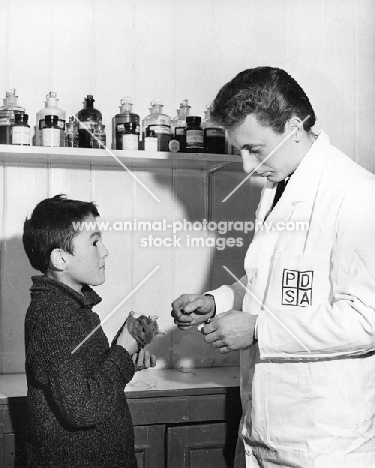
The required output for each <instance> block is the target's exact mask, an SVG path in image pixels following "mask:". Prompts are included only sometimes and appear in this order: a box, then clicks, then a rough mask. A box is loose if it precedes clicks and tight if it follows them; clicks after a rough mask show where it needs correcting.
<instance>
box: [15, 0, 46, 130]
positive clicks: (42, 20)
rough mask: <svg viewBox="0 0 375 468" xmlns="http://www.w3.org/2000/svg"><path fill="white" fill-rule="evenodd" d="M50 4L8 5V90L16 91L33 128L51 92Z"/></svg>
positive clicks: (41, 0)
mask: <svg viewBox="0 0 375 468" xmlns="http://www.w3.org/2000/svg"><path fill="white" fill-rule="evenodd" d="M50 5H51V2H48V1H47V0H38V1H37V2H36V1H34V2H12V1H10V2H9V37H8V51H9V86H8V87H9V88H15V89H16V94H17V95H18V96H19V99H18V102H19V105H20V106H22V107H24V108H25V109H26V113H27V114H29V117H30V126H31V127H32V126H33V125H35V113H36V112H37V111H38V110H39V108H40V107H42V105H43V102H42V101H43V99H44V96H45V95H46V94H47V91H46V89H48V77H49V32H50V27H49V24H48V23H49V11H50ZM36 109H37V110H36Z"/></svg>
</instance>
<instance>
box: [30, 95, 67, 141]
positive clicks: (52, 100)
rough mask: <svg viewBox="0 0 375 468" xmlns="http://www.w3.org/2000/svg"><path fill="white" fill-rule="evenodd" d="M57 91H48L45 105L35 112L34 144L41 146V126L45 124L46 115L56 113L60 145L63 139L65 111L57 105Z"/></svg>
mask: <svg viewBox="0 0 375 468" xmlns="http://www.w3.org/2000/svg"><path fill="white" fill-rule="evenodd" d="M57 103H58V99H57V93H55V92H54V91H50V92H49V93H48V94H47V96H46V102H45V107H44V108H43V109H41V110H40V111H39V112H38V113H37V114H36V123H35V144H36V146H42V128H43V126H44V124H45V118H46V115H57V125H58V126H59V127H60V146H64V141H65V111H64V110H62V109H60V108H59V107H57Z"/></svg>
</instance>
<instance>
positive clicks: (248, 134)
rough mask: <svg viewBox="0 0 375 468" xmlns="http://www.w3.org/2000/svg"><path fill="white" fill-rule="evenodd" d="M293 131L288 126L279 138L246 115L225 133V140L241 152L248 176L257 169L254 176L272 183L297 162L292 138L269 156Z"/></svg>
mask: <svg viewBox="0 0 375 468" xmlns="http://www.w3.org/2000/svg"><path fill="white" fill-rule="evenodd" d="M292 130H293V128H291V127H290V123H289V122H288V123H287V125H286V130H285V131H284V133H282V134H280V135H279V134H277V133H276V132H275V131H274V130H273V128H272V127H269V126H263V125H261V124H260V123H259V122H258V120H257V118H256V117H255V115H254V114H249V115H247V116H246V119H245V121H244V122H243V123H242V124H241V125H239V126H237V127H235V128H234V129H232V130H229V131H228V136H229V140H230V141H231V143H232V144H233V145H234V146H235V147H236V148H239V149H240V150H241V155H242V161H243V169H244V171H245V172H246V173H247V174H250V173H251V172H253V171H254V170H255V169H256V168H257V169H256V170H255V172H254V173H255V174H259V175H260V176H262V177H267V179H268V180H269V181H271V182H280V181H281V180H283V179H285V177H287V176H288V175H289V174H291V173H292V172H293V171H294V170H295V169H296V167H297V166H298V164H299V162H300V160H299V156H298V153H297V152H296V142H295V141H294V139H293V136H291V137H290V138H288V139H287V140H286V141H285V142H284V143H282V144H281V146H280V147H279V148H278V149H277V150H276V151H275V152H274V153H273V154H272V155H271V156H269V155H270V153H271V152H272V151H274V150H275V148H276V147H277V146H278V145H280V143H281V142H282V141H283V140H284V139H285V138H286V137H287V136H288V135H289V134H290V132H291V131H292ZM268 156H269V157H268Z"/></svg>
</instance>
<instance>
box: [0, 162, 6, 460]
mask: <svg viewBox="0 0 375 468" xmlns="http://www.w3.org/2000/svg"><path fill="white" fill-rule="evenodd" d="M4 178H5V169H4V164H0V373H1V374H2V373H3V372H4V370H3V334H4V333H5V330H4V305H3V301H2V297H3V284H4V280H5V266H6V265H5V258H4V251H5V245H4V244H5V209H4V205H5V203H4V202H5V200H4V194H5V180H4ZM0 442H1V441H0ZM0 455H1V453H0ZM0 460H1V458H0Z"/></svg>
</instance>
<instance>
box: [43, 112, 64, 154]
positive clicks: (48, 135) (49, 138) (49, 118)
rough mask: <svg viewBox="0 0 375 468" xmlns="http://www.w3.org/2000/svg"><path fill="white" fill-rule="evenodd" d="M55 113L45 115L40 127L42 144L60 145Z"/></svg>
mask: <svg viewBox="0 0 375 468" xmlns="http://www.w3.org/2000/svg"><path fill="white" fill-rule="evenodd" d="M58 119H59V118H58V116H57V115H46V116H45V123H44V125H43V128H42V145H43V146H50V147H52V146H54V147H55V146H60V127H59V126H58V125H57V122H58Z"/></svg>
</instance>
